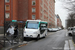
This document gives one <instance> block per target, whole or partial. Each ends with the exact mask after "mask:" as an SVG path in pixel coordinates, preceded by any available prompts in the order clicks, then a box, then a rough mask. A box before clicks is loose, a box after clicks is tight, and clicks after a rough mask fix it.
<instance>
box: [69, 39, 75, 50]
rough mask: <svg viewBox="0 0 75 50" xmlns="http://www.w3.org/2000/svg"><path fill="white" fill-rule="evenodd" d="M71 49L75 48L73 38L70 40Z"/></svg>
mask: <svg viewBox="0 0 75 50" xmlns="http://www.w3.org/2000/svg"><path fill="white" fill-rule="evenodd" d="M69 44H70V50H75V46H74V43H73V41H72V40H69Z"/></svg>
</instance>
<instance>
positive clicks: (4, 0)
mask: <svg viewBox="0 0 75 50" xmlns="http://www.w3.org/2000/svg"><path fill="white" fill-rule="evenodd" d="M4 47H5V0H4Z"/></svg>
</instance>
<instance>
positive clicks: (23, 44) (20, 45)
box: [18, 44, 27, 47]
mask: <svg viewBox="0 0 75 50" xmlns="http://www.w3.org/2000/svg"><path fill="white" fill-rule="evenodd" d="M26 45H27V44H22V45H20V46H18V47H23V46H26Z"/></svg>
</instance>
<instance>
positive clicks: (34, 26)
mask: <svg viewBox="0 0 75 50" xmlns="http://www.w3.org/2000/svg"><path fill="white" fill-rule="evenodd" d="M38 26H39V22H34V21H32V22H31V21H28V22H27V26H26V28H29V29H38Z"/></svg>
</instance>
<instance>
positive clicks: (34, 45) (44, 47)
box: [16, 30, 68, 50]
mask: <svg viewBox="0 0 75 50" xmlns="http://www.w3.org/2000/svg"><path fill="white" fill-rule="evenodd" d="M66 33H67V30H61V31H57V32H53V33H48V36H47V37H46V38H42V39H40V40H38V41H35V40H34V41H32V42H31V43H28V44H27V45H25V46H22V47H20V48H17V49H16V50H64V45H65V40H67V39H68V37H67V36H66Z"/></svg>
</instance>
